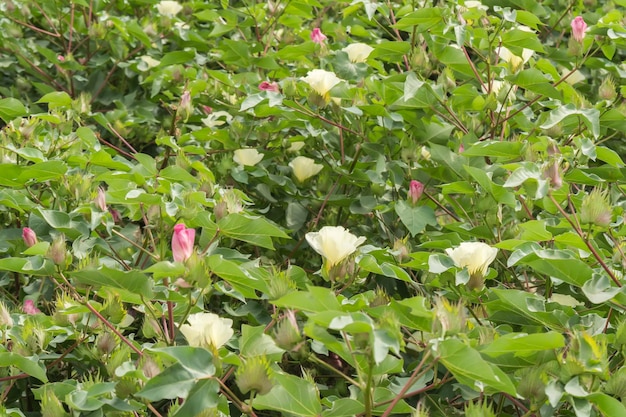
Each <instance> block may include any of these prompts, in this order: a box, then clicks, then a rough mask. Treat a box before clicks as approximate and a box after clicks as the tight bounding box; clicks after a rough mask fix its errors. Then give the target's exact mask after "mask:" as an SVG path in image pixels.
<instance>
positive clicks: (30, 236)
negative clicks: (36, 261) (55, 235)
mask: <svg viewBox="0 0 626 417" xmlns="http://www.w3.org/2000/svg"><path fill="white" fill-rule="evenodd" d="M22 239H24V243H26V246H28V247H29V248H30V247H31V246H34V245H36V244H37V234H35V232H34V231H33V229H31V228H30V227H25V228H23V229H22Z"/></svg>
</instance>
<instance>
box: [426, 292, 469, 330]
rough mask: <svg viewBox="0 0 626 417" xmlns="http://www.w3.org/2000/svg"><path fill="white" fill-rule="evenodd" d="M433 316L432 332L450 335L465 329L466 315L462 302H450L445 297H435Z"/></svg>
mask: <svg viewBox="0 0 626 417" xmlns="http://www.w3.org/2000/svg"><path fill="white" fill-rule="evenodd" d="M435 318H436V320H434V321H433V326H434V327H435V328H434V329H433V332H441V334H442V335H446V334H448V335H452V334H456V333H460V332H462V331H463V330H465V324H466V321H467V319H466V317H465V308H464V307H463V304H461V303H458V304H456V303H455V304H452V303H450V301H448V300H447V299H446V298H436V299H435Z"/></svg>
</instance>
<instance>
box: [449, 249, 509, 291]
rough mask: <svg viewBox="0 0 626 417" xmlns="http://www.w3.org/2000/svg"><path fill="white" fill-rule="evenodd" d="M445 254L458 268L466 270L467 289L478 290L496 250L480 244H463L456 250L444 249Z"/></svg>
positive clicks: (496, 252) (494, 257)
mask: <svg viewBox="0 0 626 417" xmlns="http://www.w3.org/2000/svg"><path fill="white" fill-rule="evenodd" d="M446 253H447V254H448V256H449V257H450V258H452V260H453V261H454V264H455V265H456V266H457V267H458V268H467V271H468V272H469V274H470V282H468V287H470V288H480V287H482V283H483V277H484V276H485V274H486V273H487V270H488V269H489V265H490V264H491V263H492V262H493V261H494V259H496V255H497V254H498V249H496V248H492V247H491V246H489V245H487V244H486V243H482V242H463V243H461V244H460V245H459V246H458V247H457V248H454V249H452V248H449V249H446Z"/></svg>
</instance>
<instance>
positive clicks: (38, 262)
mask: <svg viewBox="0 0 626 417" xmlns="http://www.w3.org/2000/svg"><path fill="white" fill-rule="evenodd" d="M0 271H11V272H17V273H21V274H29V275H37V276H41V275H51V274H52V273H53V272H54V265H53V264H52V262H50V261H48V260H46V259H44V258H43V257H41V256H33V257H30V258H13V257H9V258H1V259H0Z"/></svg>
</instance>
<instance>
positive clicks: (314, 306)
mask: <svg viewBox="0 0 626 417" xmlns="http://www.w3.org/2000/svg"><path fill="white" fill-rule="evenodd" d="M273 304H274V305H276V306H278V307H285V308H290V309H296V310H303V311H311V312H315V313H319V312H322V311H328V310H330V311H341V310H342V309H341V305H340V304H339V301H338V300H337V296H336V295H335V294H334V293H333V292H332V290H330V289H328V288H324V287H308V289H307V291H293V292H290V293H289V294H287V295H285V296H283V297H281V298H279V299H278V300H276V301H274V302H273Z"/></svg>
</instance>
